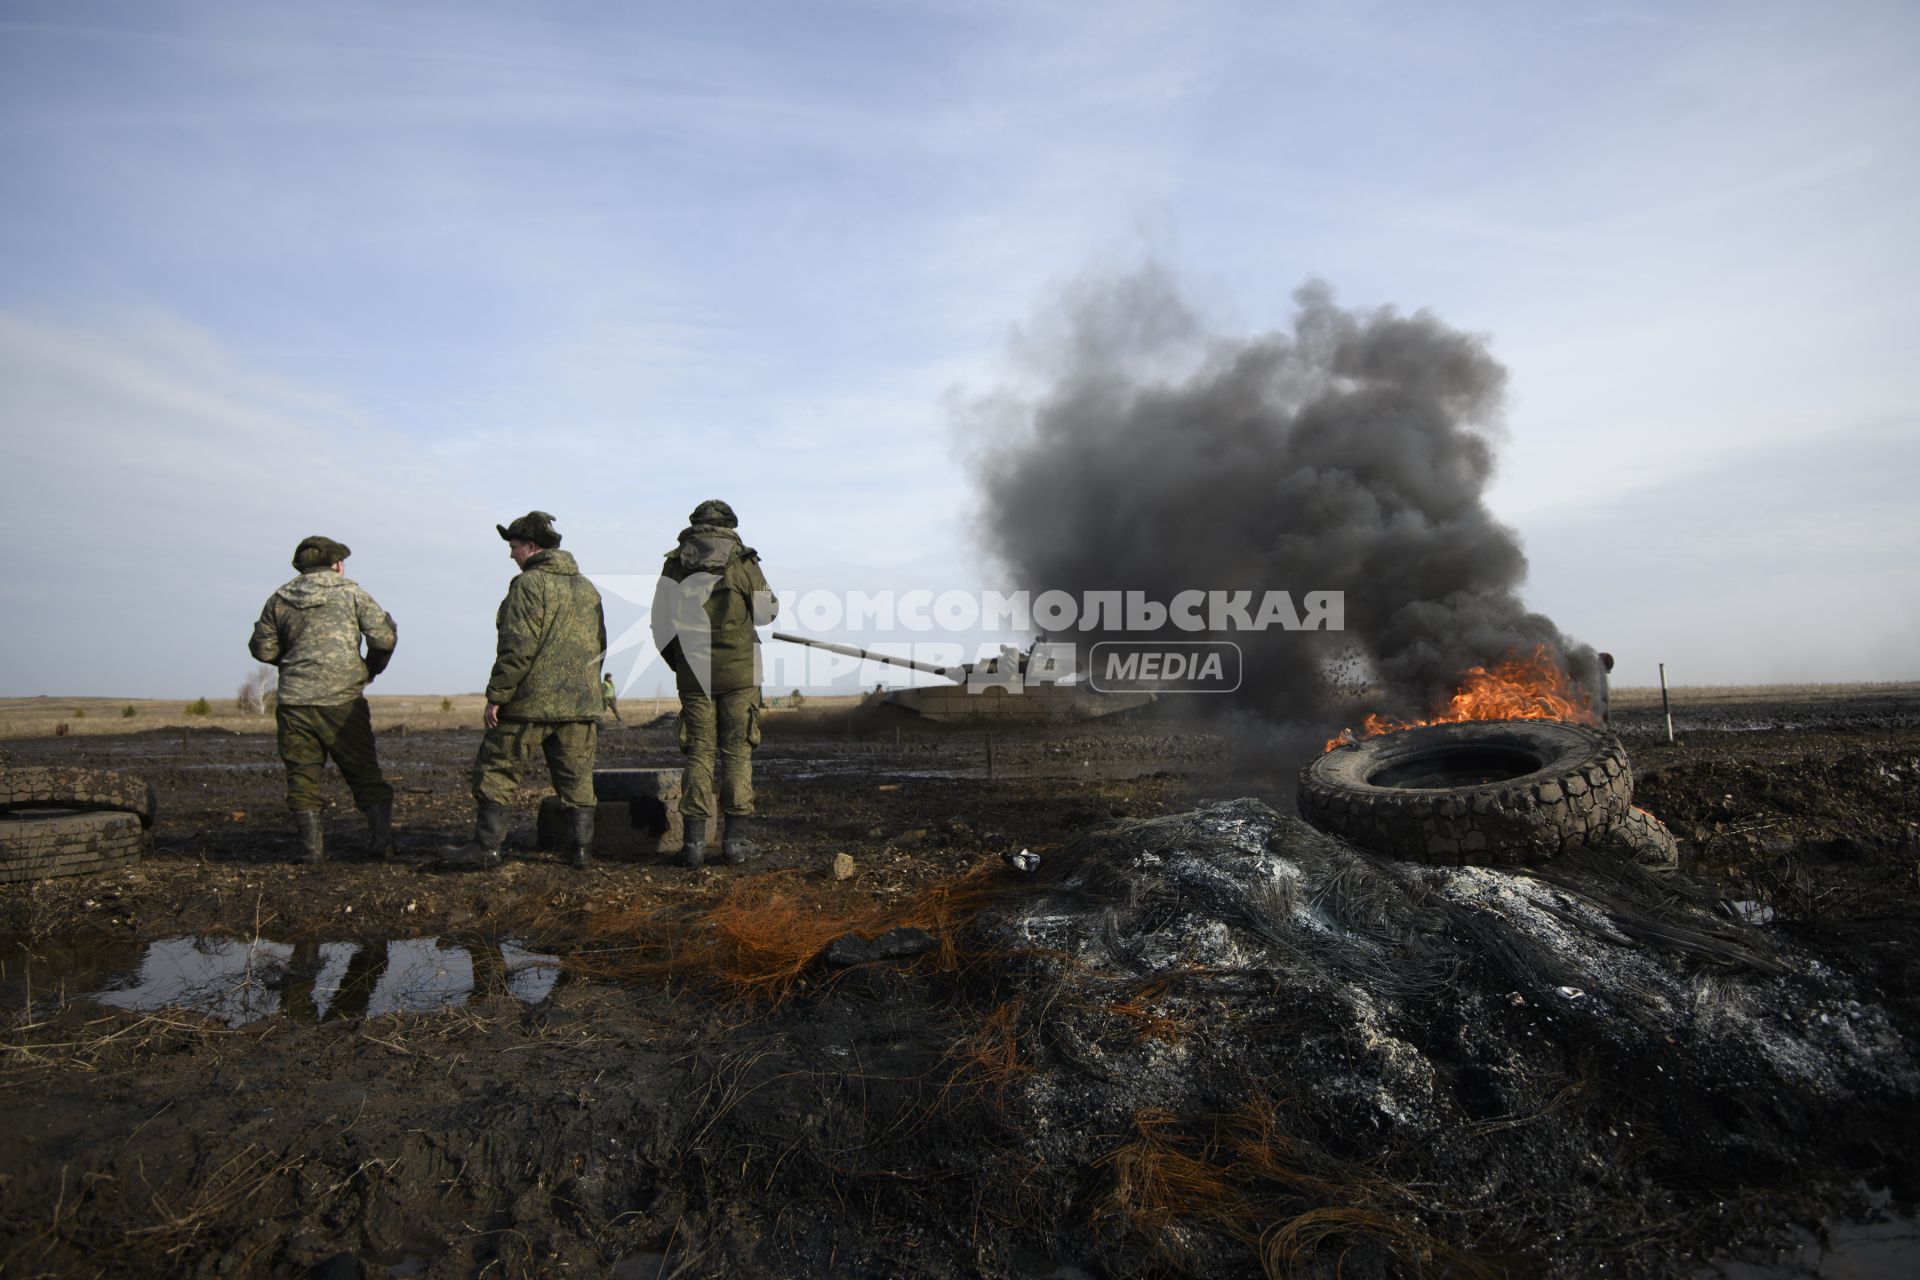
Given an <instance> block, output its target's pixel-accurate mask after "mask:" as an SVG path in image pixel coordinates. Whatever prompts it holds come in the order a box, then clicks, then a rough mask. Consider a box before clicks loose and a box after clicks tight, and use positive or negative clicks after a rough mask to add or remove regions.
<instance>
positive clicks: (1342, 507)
mask: <svg viewBox="0 0 1920 1280" xmlns="http://www.w3.org/2000/svg"><path fill="white" fill-rule="evenodd" d="M1015 355H1016V358H1017V360H1018V361H1019V363H1020V368H1021V369H1022V371H1023V372H1024V373H1025V375H1026V376H1025V377H1024V379H1022V380H1021V386H1020V387H1019V388H1018V389H1013V388H1010V389H1006V390H1001V391H997V392H995V393H992V394H989V395H986V396H981V397H977V398H974V399H972V400H970V401H967V402H966V403H965V404H964V405H962V406H961V407H960V409H959V411H958V412H959V417H960V424H959V425H960V426H961V428H962V433H963V438H964V439H966V440H968V441H969V442H970V445H971V456H970V459H969V463H970V466H971V467H972V469H973V471H974V474H975V477H976V479H977V482H978V488H979V493H980V497H981V507H980V511H979V518H978V533H979V536H980V538H981V539H982V541H983V543H984V544H985V547H986V549H987V550H988V551H989V552H991V553H992V554H993V556H994V557H995V558H997V559H998V560H999V561H1000V562H1001V563H1002V564H1003V565H1005V566H1006V568H1007V569H1008V570H1009V571H1010V575H1011V578H1012V585H1013V586H1015V587H1017V588H1024V589H1027V590H1029V591H1033V592H1039V591H1042V590H1048V589H1061V590H1066V591H1069V592H1072V593H1074V594H1075V595H1076V596H1082V597H1084V596H1085V594H1087V593H1092V592H1116V591H1118V592H1143V593H1145V595H1146V597H1147V598H1149V599H1153V600H1157V601H1159V602H1160V603H1163V604H1164V603H1166V602H1167V601H1169V600H1170V599H1172V598H1173V597H1174V596H1175V595H1176V594H1177V593H1179V592H1181V591H1187V590H1194V589H1198V590H1206V591H1214V590H1219V591H1249V590H1251V591H1252V592H1253V593H1254V596H1253V599H1254V601H1255V602H1256V604H1257V603H1258V601H1259V599H1260V597H1261V593H1262V592H1263V591H1266V590H1276V589H1277V590H1285V591H1288V592H1290V593H1291V594H1292V595H1293V598H1294V600H1295V601H1296V603H1297V602H1298V601H1299V600H1300V599H1301V598H1302V596H1304V594H1305V593H1307V592H1309V591H1317V590H1338V591H1343V592H1344V593H1345V630H1344V631H1340V632H1327V631H1284V630H1279V629H1270V630H1266V631H1260V632H1250V631H1241V630H1233V631H1229V632H1223V633H1216V634H1214V635H1213V636H1212V637H1211V638H1214V639H1231V640H1233V641H1235V642H1237V643H1238V644H1240V646H1241V648H1242V650H1243V653H1244V679H1243V683H1242V686H1241V688H1240V689H1239V690H1238V692H1237V693H1236V694H1235V695H1233V698H1232V701H1233V702H1234V703H1235V704H1236V705H1237V706H1239V707H1243V708H1246V709H1250V710H1253V711H1256V712H1257V713H1259V714H1260V715H1261V716H1262V717H1264V718H1266V719H1268V720H1270V721H1276V722H1291V721H1309V722H1311V721H1324V720H1326V719H1327V718H1328V717H1330V716H1338V715H1341V714H1346V713H1348V712H1350V711H1351V709H1352V708H1351V705H1350V704H1346V705H1342V704H1341V703H1340V700H1339V695H1340V694H1341V693H1343V692H1344V691H1346V690H1345V689H1343V685H1345V684H1347V683H1348V682H1349V681H1351V680H1352V679H1353V673H1354V672H1357V671H1364V672H1365V673H1366V675H1367V677H1368V678H1369V679H1370V682H1371V683H1372V684H1373V686H1374V687H1373V688H1372V689H1371V690H1370V691H1369V693H1368V701H1369V703H1370V704H1371V705H1372V706H1373V707H1376V708H1378V709H1380V710H1382V711H1385V712H1388V713H1390V714H1396V715H1420V714H1424V713H1425V712H1426V711H1427V709H1428V708H1430V707H1432V706H1435V705H1437V704H1438V703H1440V702H1442V701H1444V700H1445V698H1446V697H1447V695H1448V694H1450V693H1451V692H1452V690H1453V688H1454V685H1455V682H1456V679H1457V677H1458V676H1459V675H1460V673H1461V672H1462V671H1464V670H1466V669H1467V668H1469V667H1473V666H1477V665H1481V664H1485V663H1490V662H1495V661H1498V660H1499V659H1501V658H1502V657H1503V656H1505V655H1506V654H1508V653H1509V652H1510V651H1515V650H1519V651H1522V652H1530V651H1531V650H1532V648H1533V647H1534V646H1535V645H1539V644H1547V645H1551V646H1553V647H1555V648H1556V649H1558V650H1559V651H1560V652H1561V654H1562V655H1563V656H1564V657H1565V659H1566V660H1567V662H1568V665H1569V667H1570V669H1571V673H1572V675H1573V676H1574V678H1575V679H1576V680H1578V681H1580V682H1581V683H1583V684H1586V685H1588V686H1589V687H1592V686H1593V684H1594V675H1595V673H1596V672H1597V663H1596V661H1595V658H1594V655H1593V653H1592V651H1591V650H1590V649H1587V648H1585V647H1584V646H1579V647H1574V646H1570V645H1569V644H1568V643H1567V641H1566V640H1565V638H1564V637H1562V636H1561V634H1560V632H1559V630H1558V629H1557V628H1556V627H1555V626H1554V624H1553V623H1552V621H1551V620H1549V619H1548V618H1546V617H1543V616H1541V615H1540V614H1537V613H1532V612H1529V611H1528V610H1527V609H1526V607H1525V606H1524V605H1523V604H1522V603H1521V600H1520V596H1519V594H1518V591H1519V587H1520V585H1521V583H1522V582H1523V581H1524V579H1525V577H1526V572H1527V560H1526V556H1525V554H1524V553H1523V552H1522V551H1521V547H1520V541H1519V538H1518V536H1517V535H1516V534H1515V532H1514V531H1513V530H1512V529H1510V528H1508V527H1507V526H1505V525H1503V524H1501V523H1500V522H1499V521H1497V520H1495V519H1494V518H1493V516H1492V514H1491V513H1490V512H1489V511H1488V510H1487V507H1486V504H1485V501H1484V494H1485V490H1486V487H1487V484H1488V481H1489V480H1490V479H1491V478H1492V475H1493V470H1494V451H1493V447H1492V444H1491V443H1490V441H1489V437H1488V433H1489V431H1491V430H1494V429H1496V428H1497V426H1498V423H1499V416H1500V411H1501V404H1502V395H1503V390H1504V387H1505V383H1506V371H1505V369H1504V368H1502V366H1501V365H1500V364H1499V362H1498V361H1496V360H1495V359H1494V358H1493V356H1492V355H1491V354H1489V352H1488V350H1487V347H1486V343H1485V342H1484V341H1483V340H1482V339H1481V338H1479V337H1476V336H1474V335H1471V334H1467V333H1462V332H1460V331H1458V330H1455V329H1451V328H1449V327H1448V326H1446V325H1445V324H1443V323H1441V321H1439V320H1438V319H1436V318H1435V317H1433V316H1432V315H1429V314H1427V313H1425V312H1419V313H1415V314H1413V315H1401V314H1399V313H1397V312H1396V311H1394V310H1393V309H1391V308H1384V307H1383V308H1378V309H1372V310H1352V309H1346V308H1342V307H1341V306H1339V305H1337V304H1336V302H1335V300H1334V296H1333V293H1332V291H1331V290H1330V289H1329V288H1328V287H1327V286H1326V285H1324V284H1321V283H1318V282H1309V283H1308V284H1306V285H1304V286H1303V287H1301V288H1300V289H1299V290H1298V291H1297V292H1296V293H1295V295H1294V314H1293V319H1292V324H1291V326H1290V328H1288V329H1285V330H1276V331H1274V332H1268V333H1259V334H1253V335H1251V336H1237V335H1233V334H1225V333H1219V332H1214V331H1212V330H1211V329H1210V328H1209V327H1208V326H1207V325H1206V324H1205V323H1203V321H1202V320H1201V319H1200V317H1199V316H1198V315H1197V314H1196V312H1195V311H1194V309H1193V308H1191V307H1190V306H1189V305H1188V304H1187V303H1186V301H1185V300H1184V299H1183V298H1182V296H1181V293H1180V291H1179V289H1178V288H1177V287H1176V285H1175V282H1174V281H1173V280H1172V279H1171V278H1170V276H1169V275H1168V273H1167V272H1166V271H1165V270H1163V269H1161V268H1159V267H1157V266H1151V265H1150V266H1146V267H1143V268H1140V269H1138V270H1135V271H1133V272H1130V273H1127V274H1124V275H1120V276H1115V277H1106V278H1101V279H1095V280H1088V281H1083V282H1082V283H1080V284H1078V285H1076V286H1075V287H1073V288H1072V289H1070V290H1069V291H1068V293H1067V294H1066V296H1065V297H1064V298H1063V299H1062V300H1061V302H1060V303H1059V304H1058V305H1057V306H1056V308H1055V309H1054V310H1052V311H1051V312H1050V313H1048V314H1047V315H1046V316H1044V317H1043V319H1042V321H1041V323H1039V324H1038V325H1036V326H1034V327H1033V328H1032V329H1030V330H1029V331H1027V332H1026V333H1024V334H1022V335H1021V338H1020V339H1019V341H1018V342H1017V343H1016V352H1015ZM1161 635H1162V636H1163V637H1166V638H1176V637H1177V638H1180V639H1186V640H1192V639H1196V638H1199V637H1196V636H1194V635H1191V634H1187V633H1181V632H1175V631H1173V630H1172V629H1170V628H1169V629H1166V630H1164V631H1163V632H1162V633H1161ZM1050 638H1053V639H1060V640H1067V639H1071V640H1075V641H1077V642H1078V643H1079V645H1080V652H1081V654H1082V655H1083V660H1084V655H1086V654H1087V653H1088V652H1089V649H1090V645H1091V643H1092V642H1095V641H1098V640H1101V639H1116V640H1117V639H1127V640H1139V639H1143V638H1147V637H1143V636H1142V635H1140V634H1139V633H1137V632H1130V633H1126V634H1119V633H1117V632H1114V631H1107V632H1104V633H1102V634H1093V633H1089V632H1076V633H1074V634H1073V635H1070V636H1069V635H1060V636H1055V637H1050ZM1343 671H1344V672H1346V673H1348V674H1347V676H1346V677H1345V678H1344V679H1343V677H1342V674H1341V673H1342V672H1343Z"/></svg>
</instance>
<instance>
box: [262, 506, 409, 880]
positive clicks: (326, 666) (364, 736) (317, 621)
mask: <svg viewBox="0 0 1920 1280" xmlns="http://www.w3.org/2000/svg"><path fill="white" fill-rule="evenodd" d="M351 554H352V552H351V551H349V550H348V549H347V547H346V546H345V545H344V544H342V543H338V542H335V541H334V540H333V539H332V538H324V537H321V536H319V535H317V534H316V535H315V536H313V537H311V538H304V539H302V540H301V542H300V545H299V546H298V547H296V548H294V552H293V567H294V568H296V569H298V570H299V571H300V575H299V576H298V577H296V578H295V579H294V580H293V581H291V582H289V583H287V584H286V585H285V586H283V587H281V588H280V589H279V590H278V591H275V592H274V593H273V595H272V596H270V597H268V599H267V604H266V607H265V608H264V609H262V610H261V611H260V620H259V621H258V622H255V623H254V624H253V637H252V639H250V640H249V641H248V642H247V649H248V651H249V652H251V653H252V654H253V656H254V657H255V658H256V659H258V660H259V661H261V662H264V663H267V664H269V665H271V666H275V667H278V668H279V669H280V681H279V691H278V693H277V695H276V697H275V700H274V719H275V721H276V726H277V729H278V741H279V747H280V759H281V761H282V762H283V763H284V764H285V765H286V767H287V808H288V809H289V810H291V811H292V812H293V820H294V827H295V830H296V831H297V832H298V833H299V837H300V860H301V861H302V862H320V861H322V860H323V859H324V858H325V856H326V849H325V842H324V838H323V836H322V834H321V830H320V809H321V806H322V805H324V804H325V803H326V801H325V797H324V796H323V795H322V794H321V779H322V777H323V776H324V773H325V770H326V763H327V760H328V759H329V758H331V759H332V760H333V762H334V764H336V765H338V766H339V768H340V774H341V776H342V777H344V778H345V779H346V780H347V786H348V787H349V788H351V789H352V791H353V803H354V807H355V808H357V809H359V810H360V811H361V812H363V813H364V814H366V818H367V851H368V854H369V856H371V857H375V858H389V857H392V856H393V830H392V823H393V788H392V787H390V786H388V785H387V781H386V779H385V778H384V777H382V776H381V773H380V761H379V757H378V756H377V754H376V753H375V750H374V745H373V720H372V717H371V716H370V715H369V714H368V712H367V700H366V698H364V697H362V696H361V691H362V690H363V689H365V688H366V686H367V683H368V682H369V681H370V680H372V679H373V678H374V677H375V676H377V675H379V674H380V673H381V672H382V671H384V670H386V667H387V663H388V661H389V660H391V659H392V657H393V648H394V645H395V644H396V643H397V641H398V638H399V637H398V633H397V632H396V630H395V628H394V625H393V617H392V615H390V614H389V613H387V611H386V610H385V609H382V608H381V607H380V606H379V605H378V604H377V603H375V602H374V599H373V597H372V596H370V595H368V594H367V593H366V591H365V590H364V589H363V588H362V587H361V586H360V584H359V583H357V582H354V581H353V580H352V579H351V578H348V577H347V576H346V574H345V572H344V570H345V567H346V566H345V565H344V564H343V563H342V562H343V561H345V560H346V558H347V557H348V556H349V555H351ZM362 637H365V639H366V644H367V651H366V656H365V657H362V656H361V653H360V641H361V638H362Z"/></svg>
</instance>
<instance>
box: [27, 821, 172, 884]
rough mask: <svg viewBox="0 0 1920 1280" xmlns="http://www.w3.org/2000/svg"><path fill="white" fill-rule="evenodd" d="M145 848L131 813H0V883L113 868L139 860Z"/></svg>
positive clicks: (141, 830)
mask: <svg viewBox="0 0 1920 1280" xmlns="http://www.w3.org/2000/svg"><path fill="white" fill-rule="evenodd" d="M146 851H147V832H146V829H145V828H143V827H142V826H141V825H140V819H139V817H138V816H136V815H134V814H131V813H118V812H114V811H111V810H109V811H106V812H98V813H79V812H75V811H73V810H69V809H16V810H13V811H11V812H8V813H0V883H6V882H10V881H15V880H43V879H47V878H49V877H52V876H77V875H82V874H85V873H87V872H91V871H111V870H113V869H114V868H115V867H124V866H127V865H128V864H130V863H133V862H137V861H138V860H139V859H140V855H142V854H143V853H145V852H146Z"/></svg>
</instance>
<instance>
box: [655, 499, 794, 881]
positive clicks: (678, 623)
mask: <svg viewBox="0 0 1920 1280" xmlns="http://www.w3.org/2000/svg"><path fill="white" fill-rule="evenodd" d="M739 524H740V521H739V519H738V518H737V517H736V516H735V515H734V513H733V508H732V507H730V506H728V505H727V504H726V503H724V502H722V501H720V500H719V499H718V498H709V499H708V500H707V501H705V502H702V503H701V504H700V505H699V506H697V507H695V508H694V509H693V512H692V514H691V515H689V516H688V517H687V527H686V528H685V529H683V530H681V532H680V541H679V545H678V546H676V547H675V548H674V549H673V550H672V551H669V552H668V553H667V557H666V563H665V565H664V566H663V567H662V568H661V570H660V580H659V584H658V586H657V587H656V589H655V592H654V604H653V637H654V643H655V644H656V645H658V646H659V649H660V653H661V655H662V656H663V657H665V658H666V660H667V664H668V665H669V666H671V667H672V668H673V675H674V685H675V688H676V689H677V690H678V692H679V694H680V750H681V752H682V753H683V754H685V756H686V758H687V764H686V770H685V773H684V774H683V776H682V781H681V788H680V815H681V819H682V824H683V827H684V831H685V842H684V843H683V844H682V845H681V846H680V863H681V865H682V866H687V867H697V866H699V865H701V863H702V862H704V861H705V860H706V847H707V824H708V820H709V819H710V818H711V817H713V816H714V814H713V809H714V803H715V799H716V797H715V787H714V783H715V773H716V771H717V773H718V775H719V777H718V781H719V794H718V801H719V805H720V808H721V810H722V811H723V812H724V813H725V814H726V820H727V826H726V837H725V839H724V840H723V841H722V844H721V853H722V855H723V856H724V857H725V858H726V860H727V861H728V862H729V863H735V864H738V863H741V862H745V861H746V860H747V858H748V857H750V856H751V855H752V854H753V853H755V852H756V851H757V846H756V844H755V842H754V840H753V835H752V828H753V823H754V813H753V749H754V747H756V746H758V745H759V744H760V637H759V636H758V635H757V634H755V632H754V628H755V627H759V626H765V625H767V624H768V623H770V622H772V621H773V619H774V615H775V614H776V613H778V612H779V605H778V603H777V602H776V601H775V600H774V598H773V591H772V589H771V588H770V587H768V586H767V579H766V575H765V574H763V573H762V572H761V571H760V554H759V552H757V551H755V550H754V549H753V548H752V547H749V546H745V545H743V544H742V543H741V541H740V535H739V533H738V532H737V530H738V528H739Z"/></svg>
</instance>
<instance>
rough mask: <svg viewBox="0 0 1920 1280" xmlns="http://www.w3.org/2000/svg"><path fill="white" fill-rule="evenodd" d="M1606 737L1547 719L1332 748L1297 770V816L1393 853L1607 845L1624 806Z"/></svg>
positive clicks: (1436, 858)
mask: <svg viewBox="0 0 1920 1280" xmlns="http://www.w3.org/2000/svg"><path fill="white" fill-rule="evenodd" d="M1632 797H1633V775H1632V773H1631V772H1630V771H1629V769H1628V768H1627V753H1626V749H1625V748H1624V747H1622V746H1621V745H1620V740H1619V739H1618V738H1616V737H1614V736H1613V735H1612V734H1608V733H1602V732H1600V731H1599V730H1597V729H1588V728H1585V727H1583V726H1580V725H1573V724H1563V723H1561V722H1559V721H1555V720H1498V721H1486V720H1483V721H1472V722H1468V723H1463V724H1440V725H1428V726H1426V727H1424V728H1419V729H1403V730H1401V731H1400V732H1398V733H1388V734H1382V735H1380V736H1379V737H1374V738H1362V739H1361V740H1359V741H1358V742H1354V743H1350V744H1348V745H1346V746H1342V747H1336V748H1335V749H1334V750H1332V751H1329V752H1327V753H1326V754H1325V755H1322V756H1320V757H1319V758H1318V759H1316V760H1314V761H1313V762H1312V763H1310V764H1309V765H1307V767H1306V768H1305V769H1303V770H1301V772H1300V791H1299V805H1300V813H1301V816H1302V817H1304V818H1306V820H1307V821H1308V822H1311V823H1312V824H1313V825H1314V826H1316V827H1319V828H1320V829H1321V830H1322V831H1326V832H1329V833H1331V834H1333V835H1337V836H1340V837H1342V838H1344V839H1346V840H1348V841H1350V842H1352V843H1353V844H1356V845H1359V846H1360V847H1361V848H1363V849H1368V850H1371V851H1372V852H1374V853H1380V854H1385V855H1387V856H1389V857H1396V858H1406V859H1410V860H1413V861H1418V862H1438V863H1446V864H1449V865H1464V864H1468V863H1478V864H1489V865H1523V864H1526V863H1532V862H1543V861H1546V860H1547V859H1550V858H1553V857H1555V856H1557V855H1559V854H1561V853H1563V852H1565V851H1567V850H1569V849H1576V848H1582V847H1585V846H1587V845H1589V844H1603V843H1605V842H1606V839H1607V837H1608V835H1609V833H1610V832H1611V831H1612V830H1613V829H1614V828H1616V827H1619V826H1620V825H1621V824H1623V823H1625V822H1626V821H1627V819H1628V814H1629V812H1630V811H1631V810H1632V807H1633V806H1632Z"/></svg>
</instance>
